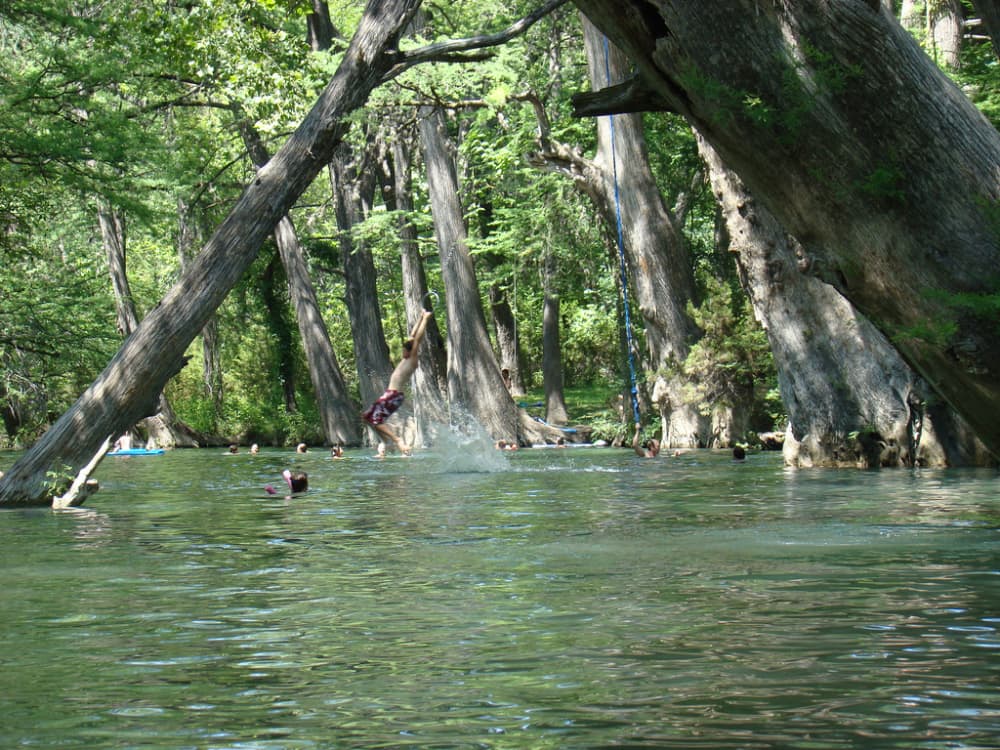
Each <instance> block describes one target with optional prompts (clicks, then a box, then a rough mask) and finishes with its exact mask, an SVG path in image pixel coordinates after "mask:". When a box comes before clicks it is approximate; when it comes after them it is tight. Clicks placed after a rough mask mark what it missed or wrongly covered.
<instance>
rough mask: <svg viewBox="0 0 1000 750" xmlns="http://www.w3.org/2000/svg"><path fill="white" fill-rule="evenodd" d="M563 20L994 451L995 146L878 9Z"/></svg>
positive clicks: (783, 6) (999, 390)
mask: <svg viewBox="0 0 1000 750" xmlns="http://www.w3.org/2000/svg"><path fill="white" fill-rule="evenodd" d="M576 4H577V6H578V7H579V8H580V9H581V10H583V11H584V12H585V13H586V14H587V16H588V17H589V18H590V19H591V20H592V21H594V23H595V24H596V25H597V26H598V27H600V28H601V29H602V30H603V31H605V32H606V33H607V34H608V35H609V36H610V37H611V38H612V39H613V40H614V42H615V43H616V44H617V45H619V46H620V47H621V48H622V49H623V50H624V51H625V53H626V54H627V55H628V56H629V58H631V59H632V60H633V61H634V62H635V64H636V66H637V70H638V76H639V80H640V82H641V84H642V87H644V88H645V89H646V90H647V91H651V92H653V93H655V94H656V96H658V97H659V98H660V99H661V100H662V103H663V107H664V108H671V109H673V110H675V111H677V112H679V113H680V114H682V115H683V116H684V117H685V118H687V120H688V121H689V122H690V123H691V124H692V125H693V126H695V127H696V129H697V130H698V131H699V132H700V133H701V134H702V135H703V136H704V137H705V138H706V140H707V141H708V142H709V143H711V145H712V146H713V148H715V150H716V151H717V152H718V153H719V155H720V157H721V158H722V159H723V160H724V161H725V163H726V164H727V165H728V166H729V167H730V168H732V169H733V170H734V171H735V172H736V173H737V174H738V175H739V176H740V178H741V179H742V180H743V182H744V183H745V184H746V186H747V188H748V189H749V190H750V192H751V193H752V194H753V195H754V196H755V198H756V199H757V200H759V201H760V202H761V203H762V204H763V205H765V206H766V207H767V208H768V209H769V210H770V211H771V213H772V214H774V216H775V217H776V218H777V219H778V221H779V222H780V223H781V225H782V226H783V227H784V228H785V229H786V230H787V231H788V232H789V233H790V234H791V235H793V236H794V237H796V238H797V239H798V241H799V242H800V243H801V246H802V251H801V252H802V257H801V259H800V264H801V266H802V268H803V269H804V270H805V271H807V272H808V273H811V274H813V275H815V276H816V277H817V278H819V279H821V280H823V281H826V282H827V283H829V284H831V285H832V286H834V287H835V288H836V289H837V290H838V291H839V292H840V293H841V294H842V295H843V296H844V297H846V298H847V299H848V300H849V301H850V302H851V303H852V304H853V305H854V306H855V307H856V308H857V309H858V310H859V311H860V312H861V313H862V314H864V315H865V317H866V318H868V319H869V320H870V321H871V322H872V323H873V324H874V325H875V326H876V327H877V328H878V329H879V330H880V331H882V333H883V334H884V335H886V336H887V337H888V338H890V339H891V340H892V341H893V343H894V344H895V345H896V347H897V349H898V350H899V351H900V353H901V354H902V355H903V357H904V358H905V359H906V361H907V362H908V363H909V364H910V365H911V366H912V367H914V368H915V369H916V370H917V371H918V372H919V373H920V374H921V375H922V376H923V377H924V379H925V380H926V381H927V382H928V383H930V385H931V387H932V388H933V389H934V391H935V392H936V393H937V394H939V395H940V396H942V397H943V398H944V399H945V400H946V401H948V402H949V403H950V404H951V405H952V406H953V407H954V408H955V410H956V411H958V412H959V413H960V414H962V415H963V417H964V418H965V419H966V420H967V421H968V422H969V424H970V426H971V427H972V428H973V429H974V430H975V431H976V433H977V434H978V435H979V436H980V437H981V438H982V440H983V441H984V443H986V445H987V446H988V447H989V448H990V450H992V451H993V452H994V453H997V452H1000V337H998V336H997V335H996V326H997V313H996V306H995V302H993V300H995V298H996V295H997V292H998V275H997V268H998V267H1000V239H998V238H1000V232H998V218H997V216H998V208H997V207H998V204H1000V179H998V175H1000V133H998V132H997V131H996V129H995V128H993V126H992V125H991V124H990V123H989V122H988V121H987V120H986V118H985V117H984V116H983V115H982V114H981V113H980V112H979V111H978V110H976V108H975V107H974V106H973V105H972V104H971V103H970V102H969V100H968V99H967V98H966V97H965V96H964V95H963V94H962V92H961V91H960V90H959V89H958V88H957V87H956V86H955V85H954V84H953V83H952V82H951V81H950V80H949V79H948V78H947V77H946V76H945V75H944V74H942V73H941V72H940V70H938V68H937V67H936V66H935V65H934V64H933V63H932V62H931V61H930V60H929V59H928V58H927V56H926V55H925V54H924V53H923V52H922V51H921V50H920V48H919V46H918V45H917V44H916V42H915V41H914V40H913V39H912V38H911V37H910V36H909V35H908V34H907V33H906V32H905V31H904V30H903V29H902V27H901V26H900V25H899V24H898V23H897V22H896V21H895V20H894V19H891V18H889V17H888V16H887V15H886V14H885V13H883V12H882V10H881V7H880V5H879V4H878V3H871V2H861V1H860V0H843V1H841V2H835V3H831V2H826V1H825V0H803V2H798V3H794V4H792V3H783V2H780V3H779V2H761V1H760V0H727V1H725V2H715V3H690V2H681V1H680V0H651V1H650V2H638V0H626V2H617V1H615V2H611V0H577V2H576Z"/></svg>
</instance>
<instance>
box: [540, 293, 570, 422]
mask: <svg viewBox="0 0 1000 750" xmlns="http://www.w3.org/2000/svg"><path fill="white" fill-rule="evenodd" d="M562 374H563V363H562V344H561V342H560V339H559V295H558V294H555V293H553V292H547V293H546V294H545V299H544V301H543V302H542V377H543V380H544V384H545V421H546V422H548V423H549V424H550V425H553V426H556V427H562V426H563V425H565V424H566V423H567V422H568V421H569V416H568V415H567V413H566V399H565V397H564V395H563V376H562Z"/></svg>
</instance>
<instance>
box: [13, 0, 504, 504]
mask: <svg viewBox="0 0 1000 750" xmlns="http://www.w3.org/2000/svg"><path fill="white" fill-rule="evenodd" d="M418 6H419V0H370V2H369V3H368V6H367V8H366V10H365V14H364V16H363V17H362V19H361V23H360V25H359V27H358V31H357V33H356V34H355V35H354V38H353V39H352V41H351V44H350V46H349V47H348V49H347V51H346V52H345V55H344V58H343V60H342V62H341V64H340V66H339V68H338V69H337V72H336V74H335V75H334V77H333V79H332V80H331V81H330V83H329V85H328V86H327V87H326V89H325V90H324V91H323V93H322V94H321V95H320V98H319V100H318V101H317V102H316V104H315V105H314V106H313V108H312V110H311V111H310V113H309V114H308V115H307V116H306V118H305V120H304V121H303V122H302V124H301V125H300V126H299V128H298V129H297V130H296V131H295V133H294V134H293V135H292V136H291V137H290V138H289V139H288V141H287V142H286V143H285V145H284V146H283V147H282V148H281V150H280V151H279V152H278V153H277V154H276V155H275V156H274V158H273V159H271V161H270V162H269V163H268V164H267V166H265V167H264V168H263V169H261V170H260V171H259V172H258V173H257V175H256V177H255V179H254V180H253V182H252V183H251V184H250V185H248V186H247V188H246V190H245V191H244V193H243V195H242V196H241V197H240V199H239V201H237V203H236V205H235V206H234V208H233V210H232V211H231V212H230V214H229V216H228V217H227V218H226V219H225V220H224V221H223V222H222V224H221V226H220V227H219V229H218V230H217V231H216V232H215V234H214V235H213V236H212V237H211V239H209V241H208V243H207V244H206V245H205V247H204V249H203V250H202V252H201V254H200V255H199V256H198V257H197V258H196V259H195V260H194V261H192V263H191V264H190V265H189V266H188V267H187V269H186V270H185V271H184V273H183V275H182V276H181V278H180V280H179V281H178V282H177V284H176V285H175V286H174V287H173V289H171V291H170V292H169V293H168V294H167V295H166V297H164V299H163V300H162V301H161V303H160V304H159V305H158V306H157V307H156V308H155V309H153V310H152V311H151V312H150V313H149V315H147V316H146V317H145V319H144V320H143V321H142V323H140V325H139V327H138V328H137V329H136V330H135V331H134V332H133V333H132V335H131V336H129V338H128V339H127V340H126V341H125V343H124V344H123V345H122V348H121V349H120V350H119V352H118V354H117V355H115V357H114V358H113V359H112V361H111V362H110V363H109V365H108V366H107V368H106V369H105V370H104V372H103V373H101V375H100V376H99V377H98V378H97V380H96V381H95V382H94V383H93V384H92V385H91V386H90V387H89V388H88V389H87V390H86V391H85V392H84V393H83V395H81V396H80V398H79V399H78V400H77V402H76V403H75V404H74V405H73V407H72V408H70V409H69V411H67V412H66V413H65V414H63V416H62V417H60V418H59V419H58V420H57V421H56V423H55V424H54V425H53V426H52V427H51V428H49V430H48V431H47V432H46V433H45V435H44V436H42V438H41V439H40V440H39V441H38V443H36V444H35V445H34V447H32V448H31V450H29V451H28V452H27V453H25V455H24V456H22V457H21V458H20V459H19V460H18V461H17V462H16V463H15V464H14V466H13V467H12V468H11V470H10V471H9V472H7V474H5V475H4V477H3V478H2V479H0V506H10V505H48V504H49V503H50V502H51V498H52V497H53V495H54V494H57V493H59V492H61V491H62V490H63V489H64V488H65V487H68V486H69V483H70V482H71V481H72V479H73V477H74V476H75V474H76V471H77V470H78V469H80V468H82V467H85V466H87V465H88V463H89V462H90V460H91V458H92V457H93V456H94V455H95V453H96V452H97V451H98V450H99V449H100V448H101V445H102V444H103V443H104V442H105V440H106V439H107V438H108V436H110V435H115V434H120V433H121V432H122V431H123V430H124V429H125V428H126V427H128V426H129V425H131V424H134V423H135V422H137V421H138V420H139V419H141V418H143V417H145V416H148V415H150V414H152V413H154V411H155V410H156V407H157V402H158V396H159V394H160V392H161V391H162V390H163V387H164V386H165V385H166V383H167V382H168V381H169V380H170V378H171V377H173V376H174V375H175V374H176V373H177V372H179V371H180V369H181V368H182V367H183V366H184V364H185V361H186V359H185V355H184V353H185V350H186V349H187V347H188V345H189V344H190V343H191V341H192V340H193V339H194V337H195V336H196V335H197V334H198V331H200V330H201V328H202V327H203V326H204V325H205V323H206V322H207V320H208V318H209V317H210V316H211V314H212V312H213V311H214V310H215V309H216V308H217V307H218V306H219V304H220V303H221V302H222V300H223V299H225V297H226V295H227V294H228V293H229V291H230V289H232V287H233V286H234V285H235V284H236V282H237V281H238V280H239V279H240V278H241V277H242V276H243V274H244V273H245V272H246V270H247V268H249V266H250V264H251V263H252V262H253V260H254V258H255V257H256V254H257V251H258V250H259V248H260V246H261V244H262V243H263V241H264V239H265V238H266V237H267V236H268V235H269V234H270V233H271V232H272V231H273V229H274V227H275V226H276V225H277V223H278V222H279V221H280V220H281V218H282V217H283V216H285V215H286V214H287V213H288V211H289V210H290V209H291V207H292V205H293V204H294V202H295V200H296V199H297V198H298V196H299V195H301V194H302V193H303V192H304V191H305V189H306V188H307V187H308V186H309V185H310V184H311V183H312V181H313V180H314V179H315V178H316V175H317V174H319V172H320V170H322V169H323V167H324V166H325V165H326V164H327V163H328V162H329V161H330V158H331V156H332V155H333V150H334V148H335V147H336V145H337V143H338V142H339V141H340V140H341V138H342V137H343V135H344V133H345V132H346V131H347V128H348V122H347V120H346V115H348V114H349V113H351V112H353V111H354V110H355V109H357V108H358V107H360V106H361V105H363V104H364V102H365V100H366V99H367V98H368V95H369V94H370V93H371V91H372V89H374V88H375V87H376V86H377V85H378V84H379V83H381V82H382V81H383V80H384V79H385V78H386V77H387V75H388V74H389V73H390V71H391V70H392V68H393V65H394V64H395V63H396V62H397V61H398V60H397V57H396V56H395V55H394V54H392V52H393V50H394V49H395V45H396V43H397V41H398V39H399V36H400V34H401V32H402V30H403V28H404V27H405V25H406V23H407V22H408V20H409V18H410V17H411V16H412V14H413V13H414V12H415V10H416V9H417V7H418ZM498 377H499V375H498ZM54 466H58V469H57V471H58V472H59V474H60V476H59V477H58V478H55V479H53V477H51V476H50V475H49V472H50V470H51V469H53V467H54Z"/></svg>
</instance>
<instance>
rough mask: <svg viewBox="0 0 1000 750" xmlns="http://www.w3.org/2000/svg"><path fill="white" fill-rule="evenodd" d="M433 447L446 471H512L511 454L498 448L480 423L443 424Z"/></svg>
mask: <svg viewBox="0 0 1000 750" xmlns="http://www.w3.org/2000/svg"><path fill="white" fill-rule="evenodd" d="M433 446H434V447H433V448H432V449H431V451H430V454H431V455H432V456H433V457H434V458H435V459H437V463H438V471H439V472H440V473H442V474H470V473H491V472H498V471H509V470H510V464H509V462H508V460H507V456H506V455H505V454H504V452H503V451H500V450H497V449H496V448H495V447H494V443H493V439H492V438H491V437H490V436H489V435H488V434H487V433H486V430H484V429H483V427H482V425H479V424H478V423H471V422H466V423H465V424H464V425H462V427H461V428H459V427H456V426H451V427H447V426H444V427H441V428H440V429H439V430H437V433H436V434H435V435H434V441H433Z"/></svg>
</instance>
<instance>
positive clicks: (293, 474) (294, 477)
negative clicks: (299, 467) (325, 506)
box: [281, 469, 309, 492]
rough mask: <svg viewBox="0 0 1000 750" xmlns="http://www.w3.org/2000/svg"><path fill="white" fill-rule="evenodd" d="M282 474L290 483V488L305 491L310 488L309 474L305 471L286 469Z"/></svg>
mask: <svg viewBox="0 0 1000 750" xmlns="http://www.w3.org/2000/svg"><path fill="white" fill-rule="evenodd" d="M281 476H283V477H284V478H285V482H287V483H288V489H290V490H291V491H292V492H305V491H306V490H308V489H309V475H308V474H306V473H305V472H304V471H289V470H288V469H285V470H284V471H283V472H282V473H281Z"/></svg>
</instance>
